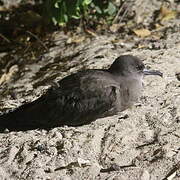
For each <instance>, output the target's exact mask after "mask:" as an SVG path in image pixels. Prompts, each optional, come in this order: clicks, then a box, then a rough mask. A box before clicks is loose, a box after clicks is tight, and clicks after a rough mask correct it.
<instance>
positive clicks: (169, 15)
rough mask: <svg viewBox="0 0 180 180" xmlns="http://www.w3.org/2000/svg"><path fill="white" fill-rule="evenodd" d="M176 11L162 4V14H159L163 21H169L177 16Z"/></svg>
mask: <svg viewBox="0 0 180 180" xmlns="http://www.w3.org/2000/svg"><path fill="white" fill-rule="evenodd" d="M176 14H177V13H176V11H173V10H169V9H168V8H167V7H164V6H162V7H161V8H160V14H159V16H158V19H159V20H160V21H161V22H164V21H168V20H170V19H174V18H175V17H176Z"/></svg>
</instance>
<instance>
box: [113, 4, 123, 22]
mask: <svg viewBox="0 0 180 180" xmlns="http://www.w3.org/2000/svg"><path fill="white" fill-rule="evenodd" d="M124 4H125V3H123V4H122V6H121V7H120V8H119V10H118V12H117V14H116V16H115V18H114V19H113V21H112V24H114V23H116V21H117V19H118V17H119V15H120V13H121V10H122V8H123V7H124Z"/></svg>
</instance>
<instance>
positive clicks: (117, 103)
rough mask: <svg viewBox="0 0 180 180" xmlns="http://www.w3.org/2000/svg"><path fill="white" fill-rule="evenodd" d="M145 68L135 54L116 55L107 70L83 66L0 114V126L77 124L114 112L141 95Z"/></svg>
mask: <svg viewBox="0 0 180 180" xmlns="http://www.w3.org/2000/svg"><path fill="white" fill-rule="evenodd" d="M144 74H145V75H146V74H153V75H160V76H162V73H160V72H159V71H147V70H145V69H144V64H143V63H142V61H141V60H139V59H138V58H137V57H134V56H131V55H124V56H120V57H118V58H117V59H116V60H115V61H114V62H113V64H112V65H111V66H110V68H109V69H107V70H104V69H102V70H100V69H93V70H85V71H81V72H78V73H75V74H72V75H70V76H67V77H65V78H64V79H62V80H61V81H59V82H58V83H57V84H58V85H57V86H56V87H52V88H50V89H49V90H48V92H47V93H46V94H44V95H42V96H41V97H40V98H39V99H37V100H35V101H34V102H31V103H28V104H25V105H23V106H21V107H19V108H17V109H15V110H14V111H12V112H10V113H8V114H4V115H2V116H0V128H1V129H4V128H8V129H9V130H28V129H35V128H51V127H56V126H62V125H70V126H79V125H83V124H87V123H90V122H92V121H94V120H95V119H97V118H99V117H105V116H108V115H114V114H116V113H117V112H119V111H123V110H125V109H127V108H128V107H130V106H131V105H133V103H134V102H136V101H137V99H138V98H139V96H140V95H141V90H142V78H143V75H144Z"/></svg>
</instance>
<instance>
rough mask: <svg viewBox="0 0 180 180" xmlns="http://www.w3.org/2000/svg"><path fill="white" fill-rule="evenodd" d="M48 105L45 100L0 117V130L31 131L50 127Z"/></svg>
mask: <svg viewBox="0 0 180 180" xmlns="http://www.w3.org/2000/svg"><path fill="white" fill-rule="evenodd" d="M49 108H50V107H48V104H46V103H45V102H44V101H43V99H41V98H40V99H37V100H36V101H34V102H31V103H28V104H25V105H22V106H20V107H19V108H17V109H15V110H14V111H12V112H9V113H7V114H3V115H1V116H0V130H1V131H2V130H4V129H8V130H13V131H16V130H30V129H36V128H41V127H44V128H45V127H50V126H49V119H48V116H47V115H48V112H49Z"/></svg>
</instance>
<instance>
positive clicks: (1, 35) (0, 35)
mask: <svg viewBox="0 0 180 180" xmlns="http://www.w3.org/2000/svg"><path fill="white" fill-rule="evenodd" d="M0 37H2V38H3V39H4V40H5V41H7V42H8V43H10V42H11V41H10V40H9V39H8V38H7V37H5V36H4V35H3V34H1V33H0Z"/></svg>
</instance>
